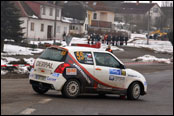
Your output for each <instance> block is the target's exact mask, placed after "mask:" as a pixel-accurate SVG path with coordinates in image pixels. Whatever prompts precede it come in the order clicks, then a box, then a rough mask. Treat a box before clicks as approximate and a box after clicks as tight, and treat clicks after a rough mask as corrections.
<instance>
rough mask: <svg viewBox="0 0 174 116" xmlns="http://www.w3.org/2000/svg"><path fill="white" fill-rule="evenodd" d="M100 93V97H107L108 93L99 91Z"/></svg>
mask: <svg viewBox="0 0 174 116" xmlns="http://www.w3.org/2000/svg"><path fill="white" fill-rule="evenodd" d="M98 95H99V97H105V96H106V93H103V92H99V93H98Z"/></svg>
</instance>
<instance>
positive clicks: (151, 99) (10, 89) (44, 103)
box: [1, 66, 173, 115]
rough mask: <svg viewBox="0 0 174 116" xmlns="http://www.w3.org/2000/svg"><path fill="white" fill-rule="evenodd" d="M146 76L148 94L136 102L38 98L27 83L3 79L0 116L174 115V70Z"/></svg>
mask: <svg viewBox="0 0 174 116" xmlns="http://www.w3.org/2000/svg"><path fill="white" fill-rule="evenodd" d="M136 67H137V69H138V66H136ZM136 67H134V68H136ZM139 67H142V66H139ZM144 67H146V66H144ZM149 67H150V66H149ZM154 67H155V66H154ZM156 67H158V66H156ZM160 67H161V66H160ZM142 70H143V69H142ZM143 74H144V76H145V77H146V79H147V82H148V94H147V95H145V96H141V97H140V99H139V100H137V101H129V100H126V99H120V98H119V97H118V96H117V95H107V96H105V97H99V96H98V95H89V94H88V95H81V96H79V97H78V98H77V99H66V98H63V97H62V96H61V93H60V92H57V91H49V92H48V93H47V94H45V95H38V94H36V93H35V92H34V91H33V90H32V88H31V86H30V84H29V82H28V79H1V114H2V115H4V114H7V115H14V114H15V115H18V114H32V115H33V114H40V115H41V114H44V115H46V114H48V115H50V114H52V115H53V114H54V115H55V114H67V115H68V114H69V115H76V114H82V115H83V114H89V115H90V114H94V115H109V114H110V115H112V114H115V115H120V114H132V115H135V114H157V115H158V114H159V115H162V114H173V66H171V69H170V68H169V69H168V70H161V71H157V72H156V71H155V72H154V71H153V72H149V73H148V72H143Z"/></svg>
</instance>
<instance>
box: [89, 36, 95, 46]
mask: <svg viewBox="0 0 174 116" xmlns="http://www.w3.org/2000/svg"><path fill="white" fill-rule="evenodd" d="M90 38H91V44H92V45H93V44H94V34H91V37H90Z"/></svg>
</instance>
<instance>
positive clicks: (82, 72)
mask: <svg viewBox="0 0 174 116" xmlns="http://www.w3.org/2000/svg"><path fill="white" fill-rule="evenodd" d="M73 65H74V66H75V67H76V68H77V69H78V70H79V71H80V72H81V74H82V75H83V76H84V78H85V79H86V81H87V82H88V83H91V81H90V80H89V78H88V76H87V75H86V74H85V73H84V71H83V70H82V69H81V68H80V67H79V66H78V65H76V64H75V63H74V64H73Z"/></svg>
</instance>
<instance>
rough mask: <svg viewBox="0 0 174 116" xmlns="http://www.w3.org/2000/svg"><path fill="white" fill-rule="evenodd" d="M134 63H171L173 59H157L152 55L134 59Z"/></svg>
mask: <svg viewBox="0 0 174 116" xmlns="http://www.w3.org/2000/svg"><path fill="white" fill-rule="evenodd" d="M132 61H142V62H158V63H167V64H170V63H171V59H165V58H156V57H155V56H152V55H144V56H141V57H138V58H134V59H132Z"/></svg>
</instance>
